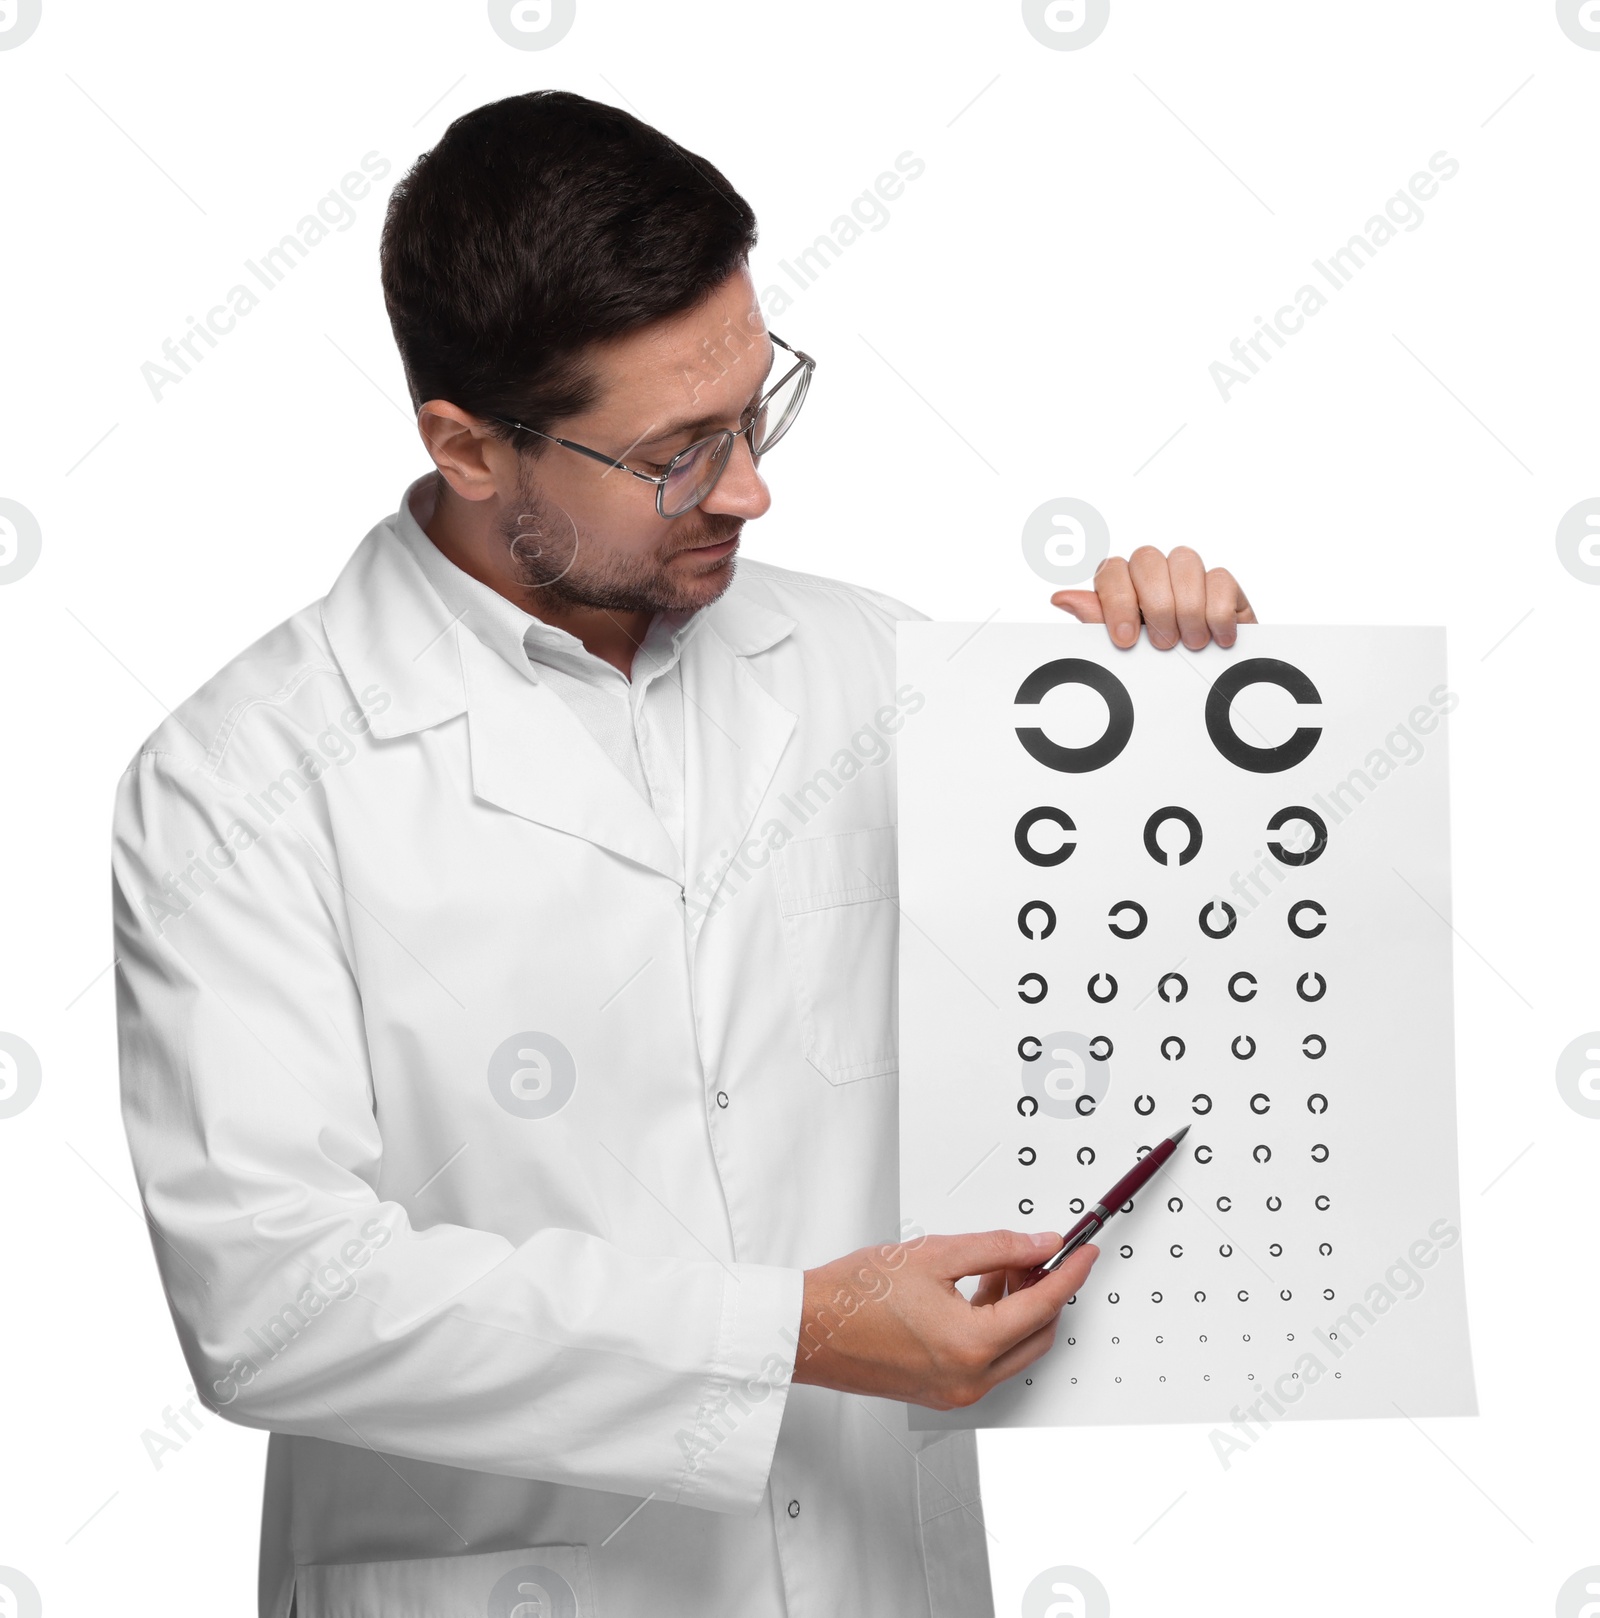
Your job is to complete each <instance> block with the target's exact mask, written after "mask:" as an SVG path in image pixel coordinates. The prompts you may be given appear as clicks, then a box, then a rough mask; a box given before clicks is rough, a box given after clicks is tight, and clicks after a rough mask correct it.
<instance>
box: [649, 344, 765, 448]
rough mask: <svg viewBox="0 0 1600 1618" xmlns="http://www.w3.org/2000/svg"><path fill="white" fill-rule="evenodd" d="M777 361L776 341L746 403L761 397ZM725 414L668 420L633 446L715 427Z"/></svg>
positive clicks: (654, 442)
mask: <svg viewBox="0 0 1600 1618" xmlns="http://www.w3.org/2000/svg"><path fill="white" fill-rule="evenodd" d="M777 361H778V345H777V344H776V343H772V344H770V345H769V346H768V351H767V365H766V369H765V370H764V371H762V373H761V375H760V377H759V378H757V380H756V385H755V386H754V387H753V388H752V389H751V390H750V396H749V398H748V399H746V400H745V403H746V404H747V405H751V404H754V403H755V401H756V400H757V399H758V398H760V397H761V390H762V389H763V388H764V387H766V385H767V378H768V377H769V376H771V375H772V370H773V367H774V366H775V365H776V364H777ZM741 413H742V412H741ZM726 415H727V412H726V411H723V412H721V414H720V415H713V416H696V417H694V418H693V419H692V420H690V419H684V420H679V421H673V422H668V423H667V425H666V426H664V427H662V428H661V429H660V430H659V431H657V432H652V433H651V434H650V436H649V437H648V438H641V439H640V440H638V444H636V445H635V448H638V447H639V445H643V444H659V443H661V442H662V441H663V440H665V439H668V438H676V437H677V436H678V434H679V433H698V432H700V431H701V429H702V428H707V427H715V426H716V425H717V423H718V421H720V420H721V419H722V417H723V416H726Z"/></svg>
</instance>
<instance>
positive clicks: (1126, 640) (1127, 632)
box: [1111, 624, 1138, 646]
mask: <svg viewBox="0 0 1600 1618" xmlns="http://www.w3.org/2000/svg"><path fill="white" fill-rule="evenodd" d="M1137 634H1138V631H1137V630H1136V629H1135V628H1134V627H1133V625H1132V624H1118V625H1117V627H1116V628H1115V629H1113V630H1112V631H1111V638H1112V640H1114V641H1115V642H1116V643H1117V645H1118V646H1131V645H1132V644H1133V642H1134V639H1135V637H1136V636H1137Z"/></svg>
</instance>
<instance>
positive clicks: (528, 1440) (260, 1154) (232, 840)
mask: <svg viewBox="0 0 1600 1618" xmlns="http://www.w3.org/2000/svg"><path fill="white" fill-rule="evenodd" d="M170 729H171V727H169V731H170ZM254 819H255V817H253V816H251V815H250V814H249V812H248V810H247V809H246V808H245V805H244V801H243V794H242V793H241V792H239V791H238V790H237V789H236V788H232V787H229V786H228V785H226V784H225V783H223V782H221V781H220V780H219V779H218V778H217V776H216V775H215V773H214V772H213V771H211V770H210V769H209V768H208V767H207V766H206V764H205V762H204V761H203V760H201V759H199V758H198V756H197V757H196V758H194V759H188V758H179V757H177V756H175V755H174V754H173V753H166V752H156V751H146V752H144V753H142V754H141V755H140V756H139V758H137V759H136V760H135V761H134V763H133V764H132V765H130V767H129V769H128V771H127V773H126V775H125V776H124V777H123V780H122V782H121V784H120V787H119V790H118V799H117V807H116V816H115V826H114V835H113V907H114V923H115V939H116V943H115V948H116V964H117V1021H118V1037H119V1047H120V1056H121V1070H122V1091H123V1116H124V1122H125V1125H126V1128H127V1133H128V1139H129V1144H130V1147H131V1150H132V1154H133V1160H134V1167H135V1170H136V1173H137V1176H138V1180H139V1184H140V1188H141V1191H142V1194H143V1197H144V1203H145V1208H146V1212H147V1215H148V1219H149V1223H150V1228H151V1231H152V1235H153V1239H154V1245H155V1252H156V1257H157V1262H158V1264H159V1267H160V1270H161V1274H162V1279H163V1282H164V1284H165V1286H166V1289H167V1294H168V1298H169V1300H170V1303H171V1307H172V1312H173V1317H174V1320H175V1322H176V1325H177V1328H178V1334H179V1337H180V1339H181V1341H182V1345H183V1349H184V1353H185V1356H186V1358H187V1360H188V1364H189V1367H190V1370H191V1372H192V1374H193V1376H194V1378H195V1384H196V1386H197V1388H198V1389H199V1391H200V1396H201V1398H202V1399H203V1400H204V1401H205V1402H206V1403H207V1404H208V1405H210V1406H212V1407H213V1408H215V1409H217V1410H218V1411H219V1412H220V1413H221V1414H223V1415H225V1416H227V1417H229V1418H231V1419H233V1420H235V1421H237V1422H240V1423H242V1424H243V1425H245V1426H249V1427H260V1428H268V1429H271V1430H273V1431H276V1432H286V1433H295V1434H305V1435H311V1436H315V1437H318V1438H324V1439H329V1440H333V1441H336V1442H340V1443H348V1444H357V1445H361V1446H365V1447H369V1448H371V1449H373V1450H376V1451H379V1452H382V1453H385V1454H390V1455H396V1456H409V1457H415V1458H418V1459H421V1460H426V1461H434V1462H439V1463H443V1464H446V1465H450V1466H456V1467H465V1468H470V1469H473V1470H477V1471H484V1472H492V1473H500V1474H504V1475H508V1476H513V1477H523V1478H537V1479H545V1480H548V1481H551V1482H554V1483H559V1484H567V1485H573V1486H577V1487H582V1488H591V1489H604V1490H611V1491H615V1492H618V1493H623V1494H629V1495H650V1494H654V1496H655V1497H656V1498H657V1499H659V1500H665V1501H672V1502H677V1503H680V1504H684V1505H692V1506H698V1507H702V1508H705V1509H708V1510H712V1511H723V1512H743V1513H749V1512H753V1511H755V1510H756V1509H757V1508H758V1506H759V1505H760V1503H761V1500H762V1496H763V1493H764V1490H765V1486H766V1481H767V1474H768V1471H769V1469H770V1467H771V1463H772V1456H773V1450H774V1445H775V1443H776V1439H777V1433H778V1428H779V1425H780V1423H781V1421H782V1417H783V1411H784V1407H785V1403H786V1401H787V1398H788V1389H789V1379H790V1375H791V1371H792V1367H793V1362H794V1352H795V1341H796V1335H795V1334H796V1332H797V1330H798V1327H799V1322H800V1313H801V1296H802V1283H803V1274H802V1272H801V1271H800V1270H798V1269H788V1268H782V1267H776V1266H767V1265H760V1264H739V1263H732V1262H729V1263H723V1262H720V1261H718V1260H716V1259H715V1258H711V1257H707V1258H706V1259H704V1260H697V1259H696V1260H689V1259H676V1258H670V1257H658V1256H650V1257H645V1256H640V1255H636V1254H634V1253H632V1252H629V1251H627V1250H625V1249H624V1248H622V1247H619V1246H617V1245H614V1244H612V1243H610V1242H608V1241H605V1240H602V1239H601V1238H599V1237H597V1236H595V1235H594V1234H592V1233H589V1232H585V1231H581V1230H568V1229H542V1230H539V1231H537V1232H535V1233H534V1234H533V1235H532V1236H530V1237H529V1238H528V1239H527V1240H525V1241H522V1242H520V1243H514V1242H512V1241H510V1240H508V1239H507V1238H506V1237H504V1236H502V1235H499V1234H496V1233H494V1232H491V1231H485V1230H475V1229H469V1228H466V1227H464V1226H461V1225H451V1224H430V1225H429V1226H427V1228H425V1229H414V1228H412V1226H411V1224H410V1221H409V1219H408V1217H407V1213H406V1210H405V1208H404V1207H403V1206H402V1205H401V1204H400V1203H399V1202H395V1201H385V1200H381V1199H380V1198H379V1197H378V1195H377V1194H376V1192H375V1190H374V1186H375V1185H376V1184H378V1181H379V1168H380V1165H381V1162H382V1156H383V1141H382V1138H381V1136H380V1134H379V1128H378V1121H377V1119H376V1117H375V1114H374V1105H373V1092H372V1087H371V1080H370V1073H369V1069H368V1062H367V1055H366V1046H365V1042H364V1038H363V1027H362V1020H361V1005H360V998H359V993H358V989H357V984H356V981H355V977H354V974H353V973H352V971H351V967H350V964H349V953H348V949H347V942H346V938H345V932H344V920H343V918H344V906H345V904H346V902H347V901H346V897H345V895H344V894H343V892H342V890H341V887H340V884H339V881H338V878H337V873H336V872H334V871H331V870H329V869H328V867H327V865H326V864H325V863H324V862H323V861H322V860H320V859H319V858H318V856H317V854H316V853H314V852H313V849H312V846H311V844H310V842H308V840H307V838H306V837H305V836H303V835H302V834H301V832H300V831H298V830H297V829H296V828H295V827H294V826H292V825H290V824H287V823H285V822H280V823H278V824H274V825H272V826H270V827H268V828H266V829H265V831H262V830H261V829H260V827H259V825H256V826H254V827H252V821H253V820H254ZM349 902H354V901H353V900H352V901H349ZM448 1144H449V1143H447V1142H441V1148H443V1149H447V1148H448ZM441 1156H443V1150H442V1151H441Z"/></svg>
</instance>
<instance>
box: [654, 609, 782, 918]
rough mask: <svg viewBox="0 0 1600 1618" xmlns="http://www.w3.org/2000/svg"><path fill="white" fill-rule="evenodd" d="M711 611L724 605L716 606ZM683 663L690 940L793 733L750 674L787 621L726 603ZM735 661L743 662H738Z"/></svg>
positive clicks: (773, 700)
mask: <svg viewBox="0 0 1600 1618" xmlns="http://www.w3.org/2000/svg"><path fill="white" fill-rule="evenodd" d="M718 605H719V607H721V606H722V605H723V604H722V603H719V604H718ZM712 610H713V614H714V615H713V616H712V618H711V621H710V622H709V623H708V624H707V625H705V626H704V629H703V631H702V633H700V634H698V635H696V636H695V638H694V640H693V641H692V642H691V643H690V645H689V647H688V648H687V655H686V656H685V657H684V658H683V660H682V663H681V665H680V666H681V668H682V670H683V733H684V811H685V813H684V837H685V843H686V847H685V850H684V854H685V872H686V874H685V891H686V897H687V899H688V918H689V933H690V938H691V940H692V939H693V938H695V937H696V936H697V935H698V933H699V930H700V926H701V924H702V922H703V921H704V920H705V917H706V916H707V914H708V913H709V911H710V910H711V909H712V908H714V906H715V901H716V897H717V890H718V888H720V887H721V885H722V881H723V878H724V877H725V876H726V875H727V871H728V867H729V866H730V865H731V864H732V862H733V858H734V855H735V854H736V853H737V852H738V849H739V845H740V844H741V843H742V842H743V841H744V840H745V838H746V837H747V836H748V834H749V832H750V828H751V823H752V822H753V821H754V819H755V816H756V813H757V811H758V810H759V809H760V807H761V801H762V799H763V798H764V797H765V796H766V792H767V788H768V786H769V785H770V784H771V781H772V778H773V776H774V774H775V773H776V772H777V768H778V762H779V760H780V759H781V758H782V757H783V752H784V749H785V748H786V747H787V746H788V743H789V738H790V736H791V735H792V733H793V731H794V728H795V723H796V716H795V715H794V714H793V713H791V712H790V711H789V710H788V709H787V708H785V707H784V706H783V704H782V703H781V702H779V701H778V700H777V699H776V698H775V697H773V696H770V695H769V694H768V693H767V691H766V690H765V689H764V688H763V687H762V685H761V682H760V681H759V680H757V679H756V677H755V675H754V674H752V673H751V672H750V668H749V665H748V663H747V662H746V655H747V654H749V653H750V652H753V651H760V650H765V649H766V647H767V646H769V645H771V644H773V643H774V642H775V641H777V640H780V639H782V638H783V636H784V635H786V634H787V633H788V632H789V630H790V629H792V628H793V627H794V621H793V620H792V619H790V618H785V617H782V616H780V615H779V614H776V613H769V612H766V611H765V610H764V609H759V608H756V607H754V605H753V604H752V603H739V602H728V603H727V606H726V609H725V610H724V611H722V612H720V613H717V612H716V610H715V609H712ZM742 654H743V655H742Z"/></svg>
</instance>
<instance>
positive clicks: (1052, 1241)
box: [926, 1230, 1062, 1281]
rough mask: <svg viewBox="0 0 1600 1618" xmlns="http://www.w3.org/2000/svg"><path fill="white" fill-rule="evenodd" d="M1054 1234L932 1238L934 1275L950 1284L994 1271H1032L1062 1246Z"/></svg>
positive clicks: (988, 1232)
mask: <svg viewBox="0 0 1600 1618" xmlns="http://www.w3.org/2000/svg"><path fill="white" fill-rule="evenodd" d="M1061 1240H1062V1239H1061V1237H1060V1236H1059V1235H1058V1234H1057V1233H1056V1232H1055V1231H1053V1230H1045V1231H1040V1232H1038V1233H1037V1234H1036V1235H1032V1236H1030V1235H1028V1234H1026V1233H1025V1232H1024V1231H1020V1230H982V1231H972V1232H970V1233H967V1234H963V1235H960V1236H930V1237H929V1238H928V1240H927V1243H926V1251H927V1254H928V1262H929V1263H930V1264H931V1265H932V1267H933V1273H934V1274H935V1275H938V1276H940V1277H942V1278H943V1279H944V1280H947V1281H958V1280H960V1279H961V1277H962V1276H966V1275H986V1274H988V1272H989V1271H990V1270H1018V1269H1028V1268H1030V1267H1031V1266H1032V1265H1035V1264H1039V1263H1042V1262H1043V1261H1044V1260H1045V1259H1047V1258H1049V1256H1050V1255H1051V1254H1052V1253H1053V1252H1055V1250H1056V1249H1057V1248H1058V1247H1060V1245H1061Z"/></svg>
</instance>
